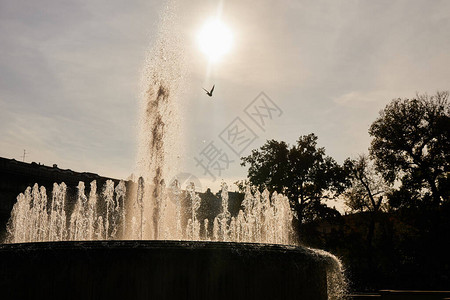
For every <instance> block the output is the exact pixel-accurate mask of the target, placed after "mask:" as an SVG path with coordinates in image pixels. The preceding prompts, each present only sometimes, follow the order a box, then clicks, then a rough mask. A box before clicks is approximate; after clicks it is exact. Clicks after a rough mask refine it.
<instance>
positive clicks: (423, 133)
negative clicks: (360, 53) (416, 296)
mask: <svg viewBox="0 0 450 300" xmlns="http://www.w3.org/2000/svg"><path fill="white" fill-rule="evenodd" d="M369 134H370V136H371V137H372V142H371V145H370V147H369V153H368V154H361V155H359V156H358V157H356V158H348V159H346V160H345V162H344V163H343V164H342V165H340V164H338V163H337V162H336V161H335V160H334V159H333V158H331V157H329V156H326V155H325V149H324V148H320V147H317V140H318V138H317V136H315V135H314V134H309V135H303V136H300V138H299V139H298V141H297V143H296V144H294V145H293V146H290V145H288V144H287V143H285V142H283V141H281V142H280V141H275V140H270V141H267V142H266V144H264V145H263V146H262V147H261V148H260V149H255V150H253V151H252V153H251V155H249V156H247V157H243V158H242V159H241V160H242V165H243V166H249V170H248V182H250V183H251V184H254V185H258V186H260V187H261V188H268V189H269V190H270V191H271V192H274V191H277V192H282V193H285V194H287V195H288V197H289V198H290V200H291V207H292V210H293V211H294V212H295V213H296V215H297V220H296V225H297V226H296V229H297V231H298V233H299V237H300V243H303V244H305V245H307V246H311V247H317V248H321V249H325V250H328V251H330V252H332V253H334V254H336V255H338V256H340V257H341V258H342V260H343V262H344V264H345V266H346V268H347V271H348V272H347V273H348V276H349V279H350V282H351V286H352V287H353V288H354V289H355V290H359V291H363V290H377V289H388V288H392V289H448V288H449V287H450V278H449V277H450V258H449V255H448V246H447V243H448V241H449V240H450V221H449V219H450V200H449V196H450V176H449V175H450V103H449V93H448V92H437V93H436V94H435V95H432V96H428V95H426V94H425V95H417V96H416V97H415V98H413V99H400V98H399V99H394V100H392V101H391V102H390V103H389V104H388V105H386V107H385V108H384V109H383V110H382V111H380V114H379V117H378V118H377V119H376V120H375V121H374V122H373V123H372V125H371V126H370V128H369ZM237 185H238V187H240V188H241V189H242V188H243V181H241V182H237ZM329 199H334V200H338V201H343V202H344V203H345V204H346V206H347V207H348V208H349V211H350V214H349V215H346V216H341V215H340V213H339V212H338V211H337V210H336V209H333V208H329V207H327V206H326V205H325V201H324V200H329Z"/></svg>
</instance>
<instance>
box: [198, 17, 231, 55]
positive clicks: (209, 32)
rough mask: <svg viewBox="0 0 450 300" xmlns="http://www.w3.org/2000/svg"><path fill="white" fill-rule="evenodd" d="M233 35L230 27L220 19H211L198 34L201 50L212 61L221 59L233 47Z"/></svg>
mask: <svg viewBox="0 0 450 300" xmlns="http://www.w3.org/2000/svg"><path fill="white" fill-rule="evenodd" d="M232 40H233V36H232V34H231V31H230V29H228V27H227V26H226V25H225V24H223V23H222V22H221V21H220V20H217V19H215V20H209V21H208V22H207V23H206V24H205V25H204V26H203V28H202V29H201V30H200V32H199V35H198V43H199V46H200V50H201V51H202V52H203V53H205V54H206V55H207V56H208V57H209V59H210V60H211V61H217V60H219V59H220V58H221V57H222V56H223V55H224V54H226V53H227V52H228V51H230V49H231V44H232Z"/></svg>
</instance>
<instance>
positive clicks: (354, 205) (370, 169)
mask: <svg viewBox="0 0 450 300" xmlns="http://www.w3.org/2000/svg"><path fill="white" fill-rule="evenodd" d="M344 167H345V168H346V169H347V171H348V174H349V177H350V180H351V185H350V187H349V188H348V189H347V190H346V191H345V193H344V199H345V204H346V205H347V206H348V207H350V209H352V211H359V212H368V213H369V218H370V220H369V228H368V232H367V243H368V246H369V248H371V247H372V239H373V235H374V231H375V223H376V222H377V215H378V213H379V212H380V211H382V210H384V209H386V204H385V202H384V201H383V200H384V199H385V198H384V196H385V195H386V193H387V192H388V188H389V186H388V185H387V184H386V182H385V181H384V179H383V178H382V176H381V175H380V174H379V173H378V172H377V171H376V170H375V167H374V165H373V164H372V162H371V161H370V158H369V157H368V156H367V155H364V154H362V155H359V156H358V157H357V158H356V159H350V158H347V159H346V160H345V162H344Z"/></svg>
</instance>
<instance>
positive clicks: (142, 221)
mask: <svg viewBox="0 0 450 300" xmlns="http://www.w3.org/2000/svg"><path fill="white" fill-rule="evenodd" d="M172 5H173V2H170V5H169V6H168V8H167V10H166V11H165V13H164V14H163V15H162V20H161V26H160V28H159V31H158V37H157V39H156V41H155V43H154V47H153V48H152V50H151V51H150V52H149V54H148V57H147V60H146V63H145V70H144V75H143V80H142V86H143V88H142V91H143V92H142V97H141V98H142V101H141V106H142V107H141V112H142V115H141V117H140V132H139V135H140V136H139V149H138V171H139V173H140V174H141V176H140V177H139V179H138V182H137V183H135V185H136V187H135V192H134V193H133V194H129V195H128V194H127V186H126V185H125V182H123V181H121V182H120V183H118V184H117V185H116V186H115V185H114V182H113V181H111V180H108V181H107V182H106V183H105V185H104V186H103V187H102V189H101V192H98V191H97V183H96V181H93V182H91V183H90V188H89V195H88V196H86V192H85V183H84V182H80V183H79V184H78V186H77V195H76V201H75V204H74V205H73V204H69V203H68V201H67V186H66V185H65V184H64V183H61V184H56V183H55V184H54V185H53V191H52V193H51V199H50V200H49V199H47V192H46V189H45V188H44V187H43V186H41V187H39V186H38V185H37V184H35V185H34V186H33V187H32V188H31V187H28V188H27V189H26V190H25V191H24V193H21V194H20V195H19V196H18V197H17V202H16V204H15V205H14V208H13V210H12V212H11V218H10V220H9V221H8V225H7V240H6V242H8V243H20V242H40V241H67V240H111V239H141V240H142V239H172V240H204V241H225V242H230V241H231V242H252V243H275V244H285V245H289V244H295V243H296V240H297V239H296V237H295V236H294V231H293V228H292V220H293V214H292V211H291V208H290V205H289V200H288V198H287V197H286V196H284V195H282V194H277V193H276V192H274V193H273V194H272V195H270V193H269V191H268V190H264V191H262V192H260V191H259V190H258V189H256V188H253V187H250V186H248V187H247V188H246V191H245V196H244V200H243V202H242V207H241V209H240V210H239V211H238V213H237V214H234V215H232V214H231V213H230V211H229V208H228V204H229V203H228V202H229V194H228V186H227V184H225V183H223V184H222V188H221V193H220V198H221V208H222V209H221V212H220V213H219V214H218V215H217V216H216V217H214V218H212V219H208V218H206V219H203V221H201V220H200V219H199V208H200V207H201V205H202V203H201V198H200V197H199V195H198V194H197V193H196V192H195V186H194V184H193V183H189V184H188V186H186V187H181V186H180V183H179V182H178V180H174V181H173V182H171V183H170V185H169V186H166V184H165V181H164V179H167V178H171V177H172V176H171V174H173V172H174V171H175V169H174V166H175V165H176V162H177V157H178V156H179V155H180V153H178V152H176V151H178V149H182V147H180V145H179V143H180V136H179V132H180V130H179V124H178V123H177V122H179V120H180V116H179V113H178V111H177V107H178V106H179V104H178V97H179V91H180V89H181V86H182V85H183V80H184V77H185V73H186V70H185V63H184V51H183V47H182V45H183V44H184V43H182V41H181V40H180V36H182V35H180V34H179V31H178V29H177V28H178V25H177V24H176V18H175V13H174V8H173V6H172ZM182 188H185V191H183V190H182ZM183 203H184V204H183ZM127 205H128V206H127ZM186 208H187V209H186ZM318 255H324V256H327V255H329V254H328V253H326V252H323V253H322V252H321V253H318ZM331 260H332V261H334V263H333V264H331V267H330V270H331V271H330V272H328V273H329V274H328V282H329V283H330V284H329V286H328V289H329V291H328V292H329V295H338V296H336V297H335V298H336V299H338V298H339V295H341V294H343V290H342V286H344V285H343V284H342V282H343V279H342V278H343V277H342V268H341V265H340V263H339V261H338V260H337V259H335V258H332V259H331ZM337 283H338V284H337ZM333 297H334V296H331V298H333ZM331 298H330V299H331Z"/></svg>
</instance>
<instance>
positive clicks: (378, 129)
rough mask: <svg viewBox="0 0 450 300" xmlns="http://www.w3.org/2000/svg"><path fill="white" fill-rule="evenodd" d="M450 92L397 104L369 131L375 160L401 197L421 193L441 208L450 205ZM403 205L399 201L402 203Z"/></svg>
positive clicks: (371, 149)
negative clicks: (445, 202)
mask: <svg viewBox="0 0 450 300" xmlns="http://www.w3.org/2000/svg"><path fill="white" fill-rule="evenodd" d="M448 97H449V93H448V92H438V93H437V94H436V95H434V96H428V95H417V96H416V98H414V99H395V100H392V101H391V103H389V104H388V105H387V106H386V107H385V108H384V110H383V111H381V112H380V117H379V118H378V119H377V120H375V122H374V123H373V124H372V125H371V126H370V129H369V133H370V135H371V136H372V137H373V140H372V143H371V147H370V154H371V155H372V156H373V157H374V158H375V162H376V166H377V169H378V170H379V171H380V172H381V173H382V175H383V177H384V178H385V179H386V180H387V181H388V182H389V183H394V182H395V181H397V180H399V181H400V182H401V187H400V190H402V193H401V194H405V192H406V191H408V193H410V194H414V193H420V194H421V195H422V199H431V202H432V203H433V204H434V205H436V206H438V205H439V204H440V203H442V201H448V199H449V186H450V178H449V173H450V113H449V112H450V106H449V101H448ZM398 199H400V198H398Z"/></svg>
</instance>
